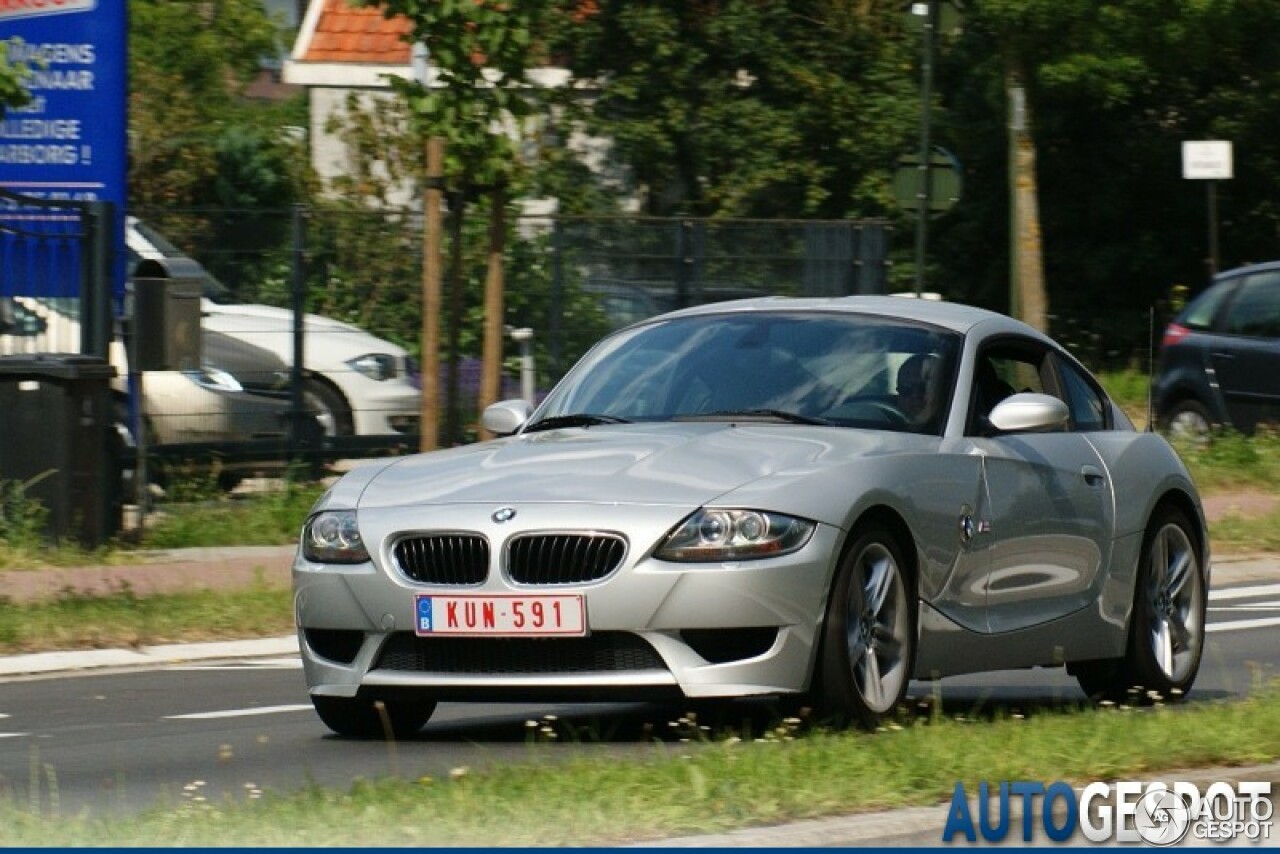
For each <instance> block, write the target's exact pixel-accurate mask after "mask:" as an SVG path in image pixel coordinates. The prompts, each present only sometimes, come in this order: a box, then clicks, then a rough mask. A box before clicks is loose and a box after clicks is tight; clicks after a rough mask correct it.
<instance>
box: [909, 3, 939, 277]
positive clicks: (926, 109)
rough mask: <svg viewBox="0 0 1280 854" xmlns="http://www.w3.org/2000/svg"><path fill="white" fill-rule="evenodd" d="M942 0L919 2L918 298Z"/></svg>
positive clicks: (929, 186)
mask: <svg viewBox="0 0 1280 854" xmlns="http://www.w3.org/2000/svg"><path fill="white" fill-rule="evenodd" d="M938 2H939V0H926V2H925V3H917V4H916V6H915V8H918V7H919V6H921V5H924V6H927V9H926V10H925V16H924V17H925V21H924V39H923V42H924V47H923V54H922V57H921V61H920V165H919V167H918V168H920V169H922V170H923V171H922V172H921V174H920V184H919V186H920V195H919V197H918V204H917V206H916V297H917V298H919V297H920V294H921V293H922V292H923V291H924V264H925V254H926V250H927V248H928V244H929V202H930V200H931V199H932V197H933V186H932V184H933V172H932V170H931V169H930V161H931V159H932V158H931V156H930V155H931V154H932V151H931V149H932V144H931V142H930V139H929V131H930V127H929V118H930V112H931V110H930V107H931V105H932V102H933V38H934V32H935V31H936V30H937V27H938Z"/></svg>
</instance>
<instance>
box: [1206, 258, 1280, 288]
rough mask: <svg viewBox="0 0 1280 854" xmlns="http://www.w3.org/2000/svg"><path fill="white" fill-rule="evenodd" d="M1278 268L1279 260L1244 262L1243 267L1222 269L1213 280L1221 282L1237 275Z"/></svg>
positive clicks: (1279, 268) (1265, 271)
mask: <svg viewBox="0 0 1280 854" xmlns="http://www.w3.org/2000/svg"><path fill="white" fill-rule="evenodd" d="M1276 270H1280V261H1261V262H1259V263H1257V264H1245V265H1244V266H1243V267H1233V268H1232V269H1230V270H1223V271H1222V272H1221V273H1217V274H1215V275H1214V277H1213V281H1214V282H1215V283H1216V282H1223V281H1226V280H1228V279H1234V278H1236V277H1237V276H1247V275H1249V274H1251V273H1272V272H1275V271H1276Z"/></svg>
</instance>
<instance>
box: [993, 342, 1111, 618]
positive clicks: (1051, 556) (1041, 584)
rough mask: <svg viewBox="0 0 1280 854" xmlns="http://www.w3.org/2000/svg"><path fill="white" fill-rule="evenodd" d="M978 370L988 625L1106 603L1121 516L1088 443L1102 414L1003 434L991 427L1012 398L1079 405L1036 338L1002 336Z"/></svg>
mask: <svg viewBox="0 0 1280 854" xmlns="http://www.w3.org/2000/svg"><path fill="white" fill-rule="evenodd" d="M977 370H978V371H980V372H981V374H980V375H978V376H975V382H974V385H975V394H974V396H973V401H972V404H973V406H974V412H973V417H972V418H971V419H970V435H971V440H972V441H973V443H974V445H975V447H976V449H977V450H978V452H979V453H980V454H981V455H982V458H983V472H982V474H983V495H982V499H981V505H980V507H979V508H978V516H977V525H976V527H977V532H978V533H977V536H978V537H981V538H982V543H981V544H982V546H983V550H984V551H985V553H986V555H987V561H986V582H985V585H984V592H985V596H986V612H987V625H988V629H989V631H991V632H993V633H999V632H1007V631H1013V630H1016V629H1022V628H1027V627H1029V626H1034V625H1038V624H1041V623H1045V622H1048V621H1050V620H1054V619H1057V618H1058V617H1061V616H1063V615H1065V614H1069V613H1072V612H1074V611H1077V610H1079V609H1081V608H1083V607H1086V606H1087V605H1088V604H1089V603H1090V602H1092V601H1093V600H1094V599H1096V597H1097V594H1098V590H1099V588H1100V585H1101V583H1102V575H1101V570H1102V567H1103V566H1104V565H1105V560H1106V558H1107V556H1108V553H1109V549H1110V544H1111V528H1112V520H1113V518H1114V510H1113V505H1112V499H1111V484H1110V483H1109V482H1108V475H1107V470H1106V467H1105V466H1104V464H1103V462H1102V459H1101V457H1099V455H1098V453H1097V452H1096V451H1095V450H1094V448H1093V445H1091V444H1090V443H1089V441H1088V438H1087V433H1088V429H1089V428H1096V427H1097V426H1098V419H1097V417H1096V416H1095V417H1092V418H1086V417H1085V415H1084V414H1083V411H1082V414H1081V417H1080V418H1079V419H1078V422H1077V420H1073V421H1072V422H1070V423H1068V424H1067V425H1065V426H1064V427H1063V429H1061V430H1057V431H1053V432H1044V433H1016V434H996V433H993V432H992V431H991V430H990V429H989V428H987V427H986V425H985V415H986V414H987V413H988V412H989V411H990V409H991V408H992V407H993V406H994V405H995V404H996V403H998V402H999V399H1001V398H1002V397H1004V396H1007V395H1009V394H1012V393H1018V392H1024V391H1031V392H1039V393H1043V394H1052V395H1054V396H1057V397H1059V398H1061V399H1063V400H1064V401H1067V402H1068V407H1069V409H1070V408H1072V407H1071V401H1070V400H1069V397H1070V395H1068V394H1066V393H1064V388H1063V381H1062V379H1061V378H1060V377H1059V375H1058V373H1057V368H1056V366H1055V363H1054V357H1053V356H1052V355H1051V352H1050V350H1049V349H1048V348H1047V347H1046V346H1045V345H1044V344H1043V343H1041V342H1038V341H1034V340H1031V339H1007V340H1002V341H1000V342H998V343H996V344H994V345H992V346H988V347H987V348H985V349H984V350H983V351H980V352H979V354H978V361H977ZM992 375H994V376H995V377H996V378H997V379H998V382H999V384H998V386H995V387H994V390H993V388H992V384H993V380H992V379H991V376H992ZM983 376H985V377H986V379H983ZM984 387H985V389H984ZM1099 408H1100V407H1099ZM1077 409H1079V407H1078V406H1077ZM1077 423H1078V424H1079V427H1082V428H1085V429H1079V428H1078V427H1077Z"/></svg>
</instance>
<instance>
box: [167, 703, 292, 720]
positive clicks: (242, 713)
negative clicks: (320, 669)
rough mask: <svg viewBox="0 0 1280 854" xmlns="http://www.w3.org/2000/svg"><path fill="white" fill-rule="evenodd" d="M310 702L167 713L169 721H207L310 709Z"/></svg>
mask: <svg viewBox="0 0 1280 854" xmlns="http://www.w3.org/2000/svg"><path fill="white" fill-rule="evenodd" d="M311 710H312V706H311V704H310V703H297V704H294V705H290V706H256V707H254V708H252V709H226V710H225V711H221V712H193V713H191V714H189V715H168V716H166V717H165V720H169V721H209V720H216V719H218V718H246V717H250V716H252V715H275V714H279V713H281V712H301V711H308V712H309V711H311Z"/></svg>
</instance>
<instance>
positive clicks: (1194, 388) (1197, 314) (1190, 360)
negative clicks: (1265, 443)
mask: <svg viewBox="0 0 1280 854" xmlns="http://www.w3.org/2000/svg"><path fill="white" fill-rule="evenodd" d="M1154 402H1155V409H1156V417H1157V423H1158V424H1159V425H1160V426H1161V428H1162V429H1164V430H1167V431H1168V432H1170V433H1174V434H1184V435H1191V436H1204V435H1207V434H1208V433H1209V431H1210V430H1211V429H1213V428H1214V427H1216V426H1221V427H1231V428H1234V429H1236V430H1239V431H1240V432H1242V433H1252V432H1253V431H1254V430H1255V429H1256V428H1257V426H1258V425H1259V424H1260V423H1263V422H1280V261H1272V262H1268V263H1266V264H1255V265H1253V266H1249V267H1240V268H1238V269H1235V270H1228V271H1226V272H1224V273H1219V274H1218V275H1217V276H1215V277H1214V279H1213V283H1212V284H1211V285H1210V286H1209V288H1208V289H1206V290H1205V291H1204V293H1202V294H1200V295H1199V296H1198V297H1196V298H1195V299H1194V300H1192V301H1191V302H1190V303H1189V304H1188V305H1187V307H1186V308H1184V309H1183V310H1182V311H1181V312H1180V313H1179V314H1178V316H1177V317H1176V318H1174V320H1173V322H1172V323H1170V324H1169V326H1168V328H1166V329H1165V332H1164V341H1163V343H1162V345H1161V349H1160V366H1159V373H1158V377H1157V380H1156V386H1155V392H1154Z"/></svg>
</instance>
